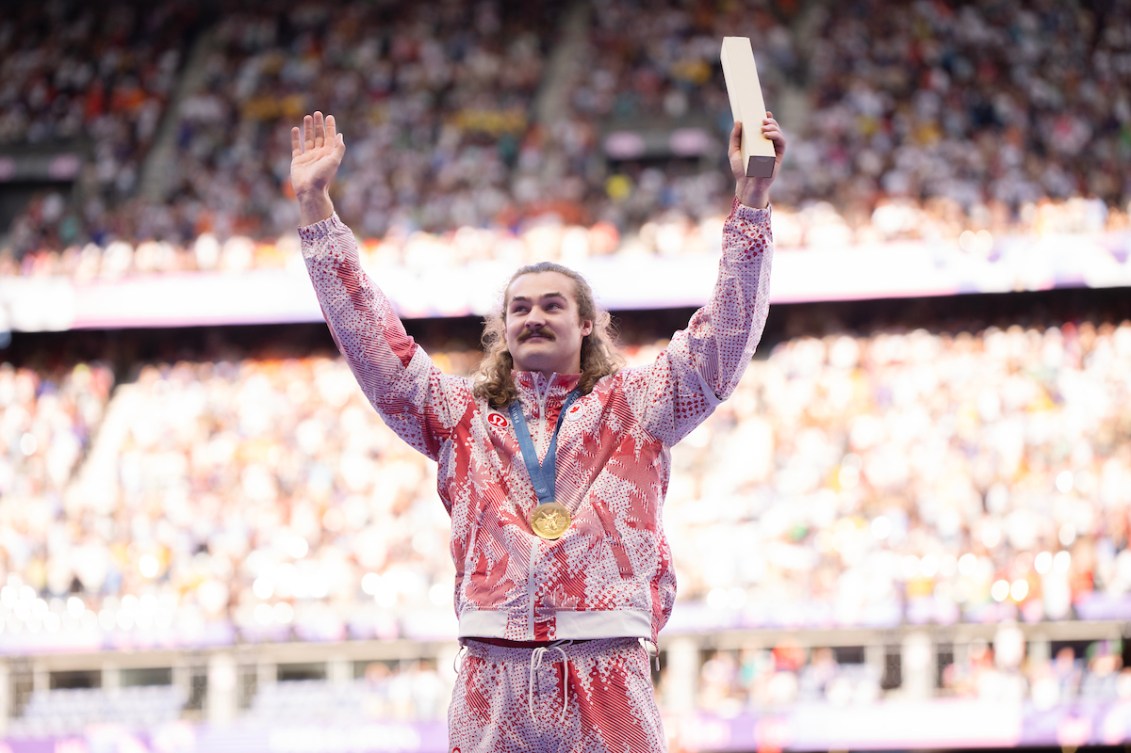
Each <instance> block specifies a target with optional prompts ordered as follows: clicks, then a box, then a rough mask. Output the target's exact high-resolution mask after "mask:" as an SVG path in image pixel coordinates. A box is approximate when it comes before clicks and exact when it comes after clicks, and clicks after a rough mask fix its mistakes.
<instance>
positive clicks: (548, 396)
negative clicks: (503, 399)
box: [513, 371, 581, 408]
mask: <svg viewBox="0 0 1131 753" xmlns="http://www.w3.org/2000/svg"><path fill="white" fill-rule="evenodd" d="M513 375H514V385H515V387H517V388H518V394H519V395H520V397H521V399H522V403H523V406H524V407H527V408H530V407H534V406H539V405H542V406H548V405H557V404H560V403H561V402H562V401H563V400H565V399H566V396H567V395H569V393H570V391H571V390H572V389H573V388H574V387H576V386H577V383H578V382H579V381H581V375H580V374H548V375H547V374H543V373H542V372H540V371H515V372H513Z"/></svg>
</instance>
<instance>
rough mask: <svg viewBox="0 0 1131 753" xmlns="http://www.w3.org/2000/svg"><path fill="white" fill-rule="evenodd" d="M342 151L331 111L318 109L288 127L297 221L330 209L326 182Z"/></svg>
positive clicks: (317, 219)
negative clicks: (297, 123) (322, 111)
mask: <svg viewBox="0 0 1131 753" xmlns="http://www.w3.org/2000/svg"><path fill="white" fill-rule="evenodd" d="M345 155H346V140H345V137H343V136H342V134H340V133H338V126H337V123H336V122H335V121H334V116H333V115H327V116H326V117H323V116H322V113H321V112H315V113H314V114H313V115H307V116H306V117H304V118H303V119H302V128H299V127H298V126H295V127H294V128H292V129H291V187H292V188H293V189H294V192H295V198H296V199H298V210H299V221H300V222H301V223H302V225H304V226H306V225H313V224H314V223H315V222H320V221H321V220H324V219H326V218H328V217H330V215H332V214H333V213H334V203H333V202H332V201H331V200H330V184H331V183H333V182H334V176H336V175H337V174H338V167H339V166H341V164H342V158H343V157H345Z"/></svg>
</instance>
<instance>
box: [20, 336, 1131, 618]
mask: <svg viewBox="0 0 1131 753" xmlns="http://www.w3.org/2000/svg"><path fill="white" fill-rule="evenodd" d="M658 347H659V346H658V345H655V344H646V345H638V346H633V347H631V348H630V353H631V357H632V359H633V360H634V361H636V362H640V361H645V360H648V359H650V358H652V357H654V355H655V353H656V350H657V348H658ZM434 358H435V359H436V360H437V362H438V363H439V365H440V366H441V368H443V369H444V370H446V371H452V372H457V373H466V372H468V371H469V370H470V369H471V368H473V365H474V364H475V363H476V358H477V352H474V351H443V350H437V352H436V353H435V354H434ZM1129 369H1131V322H1127V321H1124V322H1121V323H1110V322H1092V321H1088V320H1084V321H1079V322H1077V321H1066V322H1059V323H1049V322H1045V323H1043V324H1039V325H1038V324H1028V325H1021V324H1015V325H1012V326H1005V327H988V328H974V327H971V328H967V329H958V328H955V329H948V330H944V331H938V332H931V331H927V330H923V329H916V330H912V331H898V330H880V331H876V332H872V333H869V334H864V335H860V334H849V333H847V332H841V333H838V334H829V335H825V336H820V337H817V336H800V337H794V338H788V339H785V340H783V341H782V342H781V343H780V344H778V345H776V346H775V347H773V348H772V350H771V351H770V352H768V353H767V354H766V355H765V356H764V357H762V358H759V359H757V360H756V361H755V362H754V364H753V365H752V367H751V369H750V370H749V372H748V373H747V375H746V376H745V377H744V379H743V381H742V384H741V386H740V388H739V390H738V392H737V393H736V394H735V395H734V397H733V398H732V399H730V400H729V401H727V402H725V403H723V404H722V405H721V406H720V407H719V409H718V410H717V411H716V412H715V414H714V415H713V416H712V417H711V418H710V420H709V421H708V422H707V423H705V424H704V425H703V426H702V427H701V428H699V429H698V430H696V431H695V432H693V433H692V434H691V435H690V436H689V437H687V439H686V440H685V441H684V442H682V443H681V445H680V446H679V447H678V448H677V449H676V451H675V453H674V455H673V475H672V479H671V483H670V490H669V495H668V503H667V504H668V508H667V511H666V520H667V529H668V531H669V536H670V539H671V543H672V547H673V551H674V555H675V557H676V565H677V571H678V572H679V574H680V596H681V598H682V600H683V601H684V603H688V604H696V603H698V604H702V605H704V606H705V607H706V608H707V609H708V611H709V612H710V613H712V614H715V615H732V616H735V619H737V620H738V621H739V622H740V624H743V625H747V626H751V627H757V626H785V627H793V626H798V627H801V626H805V627H825V626H829V627H836V626H886V625H897V624H904V623H944V624H950V623H955V622H962V621H970V622H980V623H993V622H998V621H1000V620H1003V619H1022V620H1025V621H1034V620H1041V619H1052V620H1060V619H1070V618H1082V619H1092V618H1112V616H1113V615H1114V614H1117V612H1113V611H1112V610H1119V609H1120V608H1124V607H1123V606H1121V605H1126V604H1127V602H1128V598H1129V594H1131V549H1129V548H1128V546H1127V538H1128V533H1129V530H1131V445H1129V444H1128V442H1127V441H1126V438H1127V436H1129V435H1131V423H1129V422H1131V418H1129V416H1128V414H1127V412H1126V411H1124V410H1122V409H1121V406H1124V405H1126V404H1127V402H1128V400H1131V383H1129V382H1128V381H1127V379H1126V374H1127V373H1128V371H1129ZM0 378H2V380H0V389H2V390H3V392H4V395H3V398H4V404H5V405H6V409H5V411H4V415H3V418H2V419H0V432H2V433H0V442H2V446H3V449H4V453H3V456H2V457H0V461H2V462H3V467H2V470H3V472H2V473H0V499H2V500H3V503H2V504H0V535H2V536H4V537H5V538H4V541H3V544H4V545H3V546H2V547H0V583H8V584H9V585H10V586H11V587H10V588H5V589H4V595H3V598H2V599H0V601H2V602H3V603H4V604H6V605H9V606H11V605H13V604H16V603H17V602H18V603H19V604H22V605H23V606H21V607H20V609H19V610H18V615H20V616H19V618H18V619H17V618H16V615H17V612H16V611H9V612H8V618H7V619H8V620H10V621H11V622H10V624H9V625H8V627H9V629H18V630H28V631H32V632H35V631H37V630H39V631H42V630H44V629H46V627H47V626H48V623H46V622H44V620H46V619H47V612H48V611H50V610H56V611H58V612H59V614H58V615H57V616H56V618H53V620H52V622H51V624H53V625H54V626H55V629H57V630H63V629H64V628H65V627H66V626H68V625H69V626H70V627H71V628H78V627H81V626H82V625H83V624H85V623H84V621H89V620H91V619H94V618H97V619H99V620H103V621H105V622H102V623H99V624H101V625H102V626H103V627H107V626H109V627H112V628H113V627H115V626H117V627H122V626H127V627H133V626H136V625H140V624H142V622H144V624H146V625H149V626H151V627H152V626H153V625H154V624H155V621H158V622H159V621H160V619H164V620H166V623H165V624H169V622H168V620H169V618H170V616H171V614H172V612H170V611H169V610H175V612H176V614H177V618H178V619H177V623H178V624H179V625H182V626H184V625H223V626H228V628H230V629H231V630H234V631H235V634H243V635H246V636H250V637H255V636H259V635H275V634H278V635H282V636H284V637H299V638H310V637H345V636H357V637H367V636H373V635H381V636H395V635H401V634H404V633H406V632H412V630H413V627H412V625H413V624H414V623H413V617H412V615H413V614H414V613H429V614H445V613H450V605H451V599H452V593H451V588H452V578H453V574H452V564H451V563H450V561H449V557H448V553H447V547H446V546H445V545H444V542H446V540H447V528H448V522H447V519H446V517H445V514H444V512H443V509H442V507H441V506H440V505H439V504H438V503H437V501H436V494H435V490H434V484H435V480H434V472H435V471H434V469H433V468H432V466H431V465H430V464H429V463H428V462H427V461H426V460H425V459H424V458H423V457H422V456H418V455H417V454H416V453H414V452H413V451H411V450H409V449H408V448H407V447H406V446H403V445H402V443H401V442H399V441H398V440H396V439H395V437H394V436H393V435H392V434H391V433H390V432H389V431H388V430H387V429H386V428H385V427H384V426H383V425H382V424H381V423H380V421H379V420H377V419H376V417H375V415H374V414H373V413H372V409H371V408H370V407H369V406H368V405H366V404H365V403H364V401H363V399H362V397H361V395H360V392H359V391H358V389H357V388H356V385H355V382H354V380H353V377H352V375H351V374H350V373H349V371H348V369H347V368H346V366H345V365H344V364H343V363H342V362H341V361H340V360H339V359H337V358H335V357H333V356H332V355H331V354H329V353H325V354H321V355H317V354H315V355H311V354H298V353H291V354H288V353H287V350H286V348H285V347H283V346H282V345H281V344H275V345H272V346H270V350H262V351H261V352H258V354H257V355H246V354H245V355H243V356H238V357H236V356H231V355H230V354H224V353H218V354H217V356H216V358H215V359H214V360H192V359H186V360H176V361H172V360H170V361H156V362H147V363H144V364H142V365H140V366H139V367H137V369H136V373H133V374H130V375H129V376H128V377H126V376H119V377H118V378H117V382H118V383H117V385H116V386H115V377H114V376H113V373H112V372H111V371H110V370H109V369H108V368H107V367H106V366H104V365H100V364H98V363H79V364H77V365H73V366H71V367H66V368H62V369H56V370H51V371H43V370H38V369H29V368H24V367H19V368H16V367H12V366H10V365H5V366H4V367H3V370H2V371H0ZM80 459H82V462H81V463H80V462H79V460H80ZM707 551H710V552H711V555H710V556H704V554H703V553H704V552H707ZM21 594H22V595H21ZM24 602H29V603H24ZM48 607H50V609H48ZM1124 611H1126V609H1125V608H1124ZM189 618H191V619H189ZM58 620H62V621H63V622H62V623H58V622H57V621H58ZM64 632H65V630H64Z"/></svg>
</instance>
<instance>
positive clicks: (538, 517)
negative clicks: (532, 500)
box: [530, 502, 570, 541]
mask: <svg viewBox="0 0 1131 753" xmlns="http://www.w3.org/2000/svg"><path fill="white" fill-rule="evenodd" d="M569 522H570V516H569V510H567V509H566V506H565V505H563V504H560V503H558V502H543V503H542V504H540V505H538V506H537V507H535V508H534V510H533V511H531V513H530V527H531V528H533V529H534V533H536V534H538V536H540V537H541V538H543V539H546V540H547V541H553V540H555V539H560V538H561V537H562V534H563V533H565V532H566V530H567V529H568V528H569Z"/></svg>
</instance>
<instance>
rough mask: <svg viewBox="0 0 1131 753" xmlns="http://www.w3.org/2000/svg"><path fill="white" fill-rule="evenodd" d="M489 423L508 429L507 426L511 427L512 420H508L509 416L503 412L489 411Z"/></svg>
mask: <svg viewBox="0 0 1131 753" xmlns="http://www.w3.org/2000/svg"><path fill="white" fill-rule="evenodd" d="M487 423H489V424H491V425H492V426H495V427H497V428H499V429H506V428H507V427H509V426H510V425H511V422H510V421H509V420H507V417H506V416H504V415H503V414H502V413H488V414H487Z"/></svg>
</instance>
